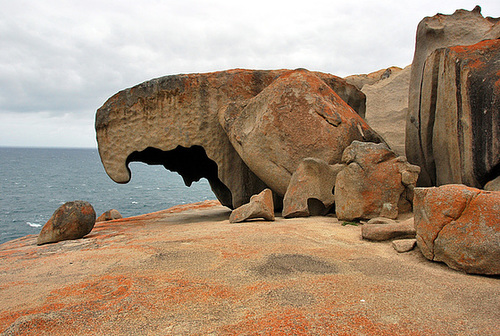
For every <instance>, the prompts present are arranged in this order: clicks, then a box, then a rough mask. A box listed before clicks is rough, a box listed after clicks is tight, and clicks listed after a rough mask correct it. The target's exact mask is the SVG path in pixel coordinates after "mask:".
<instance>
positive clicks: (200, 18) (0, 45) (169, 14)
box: [0, 0, 500, 146]
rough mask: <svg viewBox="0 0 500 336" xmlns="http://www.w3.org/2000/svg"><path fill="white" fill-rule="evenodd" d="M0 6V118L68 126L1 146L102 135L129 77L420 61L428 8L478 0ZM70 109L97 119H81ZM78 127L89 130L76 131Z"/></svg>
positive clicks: (487, 9)
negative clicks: (104, 109) (107, 107)
mask: <svg viewBox="0 0 500 336" xmlns="http://www.w3.org/2000/svg"><path fill="white" fill-rule="evenodd" d="M0 5H1V6H2V11H1V12H0V118H2V119H1V120H2V124H5V123H7V122H10V123H13V124H12V125H11V126H10V127H9V126H3V127H4V128H6V129H13V128H14V127H20V125H19V123H15V120H16V118H18V119H19V120H23V122H24V123H30V124H31V125H33V124H34V122H33V121H34V120H36V124H37V125H39V126H38V128H39V129H45V130H47V132H45V133H50V132H53V131H54V130H55V129H58V130H59V132H61V134H64V135H61V137H60V138H61V139H64V142H63V141H58V139H57V137H50V136H47V137H46V138H43V137H41V136H38V135H37V137H33V134H30V133H25V134H24V139H26V140H25V141H20V140H19V139H18V140H16V141H13V140H12V141H8V139H7V138H6V137H5V136H2V138H0V145H15V144H22V145H29V144H30V143H31V144H32V145H43V146H57V145H60V146H64V145H67V144H70V143H71V144H73V143H75V144H78V145H80V144H84V145H86V146H95V140H94V135H93V134H89V131H88V130H89V129H93V117H94V113H95V110H96V109H97V108H98V107H99V106H101V105H102V104H103V103H104V102H105V100H106V99H107V98H108V97H110V96H111V95H112V94H114V93H115V92H117V91H119V90H121V89H124V88H126V87H130V86H133V85H135V84H138V83H140V82H142V81H145V80H148V79H151V78H154V77H160V76H163V75H169V74H178V73H192V72H209V71H216V70H224V69H229V68H237V67H239V68H253V69H274V68H298V67H304V68H308V69H311V70H318V71H324V72H329V73H333V74H336V75H340V76H346V75H349V74H354V73H368V72H371V71H375V70H378V69H381V68H385V67H389V66H392V65H397V66H401V67H402V66H406V65H407V64H409V63H411V59H412V56H413V47H414V35H415V30H416V26H417V24H418V22H419V21H420V20H421V19H422V18H423V17H424V16H430V15H434V14H435V13H437V12H443V13H447V14H451V13H453V12H454V10H455V9H456V8H466V9H469V10H471V9H472V8H473V7H474V6H475V1H460V0H454V1H448V0H446V1H429V0H424V1H419V2H413V1H411V2H410V1H399V0H381V1H377V2H373V1H368V0H365V1H362V0H353V1H350V2H347V1H331V0H330V1H318V0H310V1H288V2H282V1H277V0H267V1H261V0H257V1H253V2H241V3H240V2H238V1H223V0H208V1H195V0H184V1H168V0H165V1H159V0H145V1H104V0H101V1H62V0H45V1H34V0H33V1H23V0H18V1H10V0H0ZM499 12H500V4H497V3H496V1H491V3H489V2H488V3H486V4H484V5H483V15H493V16H498V13H499ZM21 115H23V116H22V117H21ZM69 116H71V117H72V118H77V120H79V121H80V122H85V123H90V125H87V124H85V125H84V124H82V125H81V129H80V130H78V127H77V126H76V124H75V123H71V119H70V118H69ZM78 118H79V119H78ZM30 120H31V122H30ZM65 123H67V124H65ZM54 125H58V126H57V127H58V128H55V127H54ZM63 125H67V127H66V129H65V128H64V127H63ZM75 127H76V128H75ZM17 132H18V133H23V132H26V129H25V128H22V127H21V128H19V129H18V131H17ZM41 133H42V134H43V132H41ZM11 136H13V135H12V134H11ZM71 137H74V138H77V137H78V138H79V139H78V140H76V139H75V140H74V141H68V140H67V139H68V138H71ZM12 139H13V138H12ZM30 139H31V140H30ZM18 141H20V142H18ZM30 141H32V142H30Z"/></svg>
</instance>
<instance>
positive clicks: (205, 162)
mask: <svg viewBox="0 0 500 336" xmlns="http://www.w3.org/2000/svg"><path fill="white" fill-rule="evenodd" d="M282 75H286V76H287V77H288V78H292V77H297V76H302V77H304V76H305V77H307V78H313V79H314V81H315V84H314V86H315V87H316V88H318V89H319V87H321V88H322V90H324V91H326V92H327V93H325V94H323V95H322V94H320V93H319V92H316V95H314V94H312V92H311V91H307V90H306V89H307V88H303V89H302V91H303V92H304V94H306V95H307V97H309V98H311V99H313V100H318V104H319V105H318V106H319V107H322V108H323V107H324V106H325V104H326V103H323V105H322V104H321V102H322V101H324V99H326V98H325V96H328V97H331V96H335V98H329V99H334V101H335V102H336V103H337V104H339V105H341V106H342V109H343V110H348V111H349V112H347V113H349V114H350V115H355V113H354V112H353V110H351V109H349V108H348V107H347V105H346V104H345V103H344V102H343V101H345V102H347V103H348V104H350V106H351V107H352V108H353V109H354V110H356V111H358V113H360V114H362V115H363V114H364V99H365V98H364V94H363V93H361V92H360V91H359V90H357V89H356V88H355V87H354V86H352V85H350V84H347V83H346V82H345V80H343V79H341V78H338V77H336V76H332V75H329V74H323V73H310V72H306V71H304V70H297V71H290V70H275V71H253V70H228V71H222V72H215V73H207V74H191V75H174V76H166V77H162V78H158V79H153V80H150V81H147V82H144V83H142V84H139V85H137V86H135V87H133V88H130V89H126V90H123V91H120V92H119V93H117V94H115V95H114V96H113V97H111V98H110V99H108V101H107V102H106V103H105V104H104V105H103V106H102V107H101V108H100V109H99V110H98V111H97V114H96V125H95V127H96V133H97V141H98V145H99V154H100V156H101V160H102V163H103V165H104V167H105V169H106V172H107V173H108V175H109V176H110V177H111V178H112V179H113V180H114V181H116V182H119V183H126V182H128V181H129V180H130V171H129V169H128V163H129V162H131V161H142V162H145V163H148V164H159V165H163V166H164V167H165V168H167V169H169V170H171V171H175V172H178V173H179V174H180V175H182V177H183V179H184V181H185V183H186V185H190V184H191V183H192V182H193V181H198V180H199V179H200V178H202V177H205V178H207V180H208V181H209V183H210V186H211V188H212V190H213V191H214V193H215V195H216V196H217V198H218V199H219V200H220V201H221V203H222V204H223V205H226V206H228V207H230V208H235V207H238V206H240V205H243V204H245V203H247V202H248V200H249V199H250V197H251V196H252V195H254V194H257V193H259V192H260V191H262V190H263V189H265V188H266V183H264V182H263V181H262V177H263V176H262V174H261V176H260V178H259V177H257V176H256V175H255V173H254V171H253V169H251V168H250V169H249V167H248V166H247V163H246V162H244V160H245V158H243V157H242V156H240V154H239V153H238V152H237V151H236V150H235V149H234V147H233V145H232V144H231V142H230V139H229V138H228V136H227V135H226V132H225V131H224V129H223V128H222V126H221V125H220V123H219V116H218V112H219V110H221V109H222V108H225V107H227V105H228V104H233V103H235V102H236V103H238V102H243V101H245V102H246V104H248V105H253V106H255V104H252V103H251V101H250V99H251V98H253V97H255V96H257V95H259V93H261V92H262V91H263V90H264V89H265V88H267V87H268V86H269V85H271V83H273V82H274V81H275V80H276V79H278V78H280V76H282ZM285 82H286V79H282V80H280V81H279V83H282V84H283V83H285ZM279 83H276V85H273V87H274V88H275V89H276V88H277V86H279ZM298 85H299V86H298V88H301V87H304V85H305V86H307V85H309V84H305V83H302V86H300V83H298ZM311 90H312V89H311ZM332 90H333V91H335V92H336V93H337V94H338V97H340V98H341V99H342V100H343V101H341V100H340V99H338V97H337V96H336V95H335V94H333V93H332V92H333V91H332ZM272 93H273V88H270V89H268V90H266V93H265V94H264V95H262V96H261V98H259V99H258V100H260V101H263V102H264V100H266V99H267V102H269V103H270V102H272V101H274V102H278V101H279V100H280V99H287V98H288V97H291V96H290V95H284V96H283V97H282V98H280V97H273V96H272ZM292 96H293V94H292ZM296 98H297V101H296V102H298V100H299V97H296ZM303 98H304V97H303ZM303 100H304V99H302V101H303ZM255 101H256V100H254V101H253V102H255ZM308 104H309V105H307V106H308V107H312V106H313V104H312V103H308ZM330 104H331V103H330ZM326 105H328V104H326ZM239 106H241V105H239ZM275 108H279V106H275ZM294 112H295V113H297V115H295V116H293V118H295V120H298V119H300V116H301V115H304V116H305V117H307V118H309V116H310V115H312V114H311V112H310V111H298V110H294ZM228 113H229V112H228ZM322 113H323V114H324V115H323V116H321V114H322ZM330 114H331V112H330V111H329V110H328V109H326V110H325V111H323V110H321V111H318V112H317V113H316V115H317V117H316V118H317V119H318V121H317V122H316V123H318V122H321V121H320V120H319V119H321V120H322V122H323V123H324V124H327V125H329V126H326V128H328V127H329V128H328V129H332V130H334V129H335V126H333V125H331V124H328V121H327V119H328V118H330ZM288 116H291V115H290V114H288ZM335 116H336V115H333V117H334V118H335ZM354 118H355V120H356V121H355V122H354V124H360V127H361V126H363V127H364V124H363V122H362V120H361V118H359V116H357V115H356V116H354ZM339 121H340V120H337V121H333V122H334V123H337V122H339ZM347 123H351V122H347ZM285 124H287V125H290V124H289V123H288V122H285ZM344 124H345V123H344ZM344 124H342V126H341V128H342V127H344ZM291 125H296V122H295V124H293V123H292V124H291ZM228 126H229V125H227V124H226V128H227V127H228ZM293 127H295V126H293ZM293 127H292V128H289V130H291V131H295V129H294V128H293ZM366 127H367V126H366ZM326 128H325V127H322V129H323V130H324V131H322V132H327V131H325V129H326ZM227 129H228V130H229V128H227ZM362 129H363V128H362ZM229 131H230V133H231V134H234V132H232V131H231V130H229ZM273 132H276V130H273ZM361 132H365V133H366V134H367V135H370V134H371V132H370V131H369V130H365V129H363V130H362V131H358V130H354V131H353V133H355V134H353V135H352V138H359V134H360V133H361ZM276 133H278V132H276ZM233 138H234V137H233ZM233 141H234V139H233ZM304 141H306V139H304ZM342 141H347V140H345V139H342ZM323 142H324V141H323ZM329 145H332V144H329ZM340 147H341V146H338V148H339V149H337V150H340ZM342 150H343V148H342ZM314 154H315V153H312V154H311V153H304V154H303V156H302V157H300V156H301V155H300V154H299V155H297V156H294V158H295V157H299V160H298V161H297V163H296V164H298V162H300V159H303V158H305V157H308V156H315V155H314ZM242 158H243V160H242ZM327 159H330V158H327ZM295 168H296V166H291V167H290V168H289V169H291V170H290V172H288V173H287V174H288V180H287V179H285V180H286V183H287V182H288V181H289V178H290V176H291V174H292V173H293V171H295ZM275 191H277V192H278V193H281V195H283V194H284V193H285V191H286V185H279V186H278V188H276V190H275Z"/></svg>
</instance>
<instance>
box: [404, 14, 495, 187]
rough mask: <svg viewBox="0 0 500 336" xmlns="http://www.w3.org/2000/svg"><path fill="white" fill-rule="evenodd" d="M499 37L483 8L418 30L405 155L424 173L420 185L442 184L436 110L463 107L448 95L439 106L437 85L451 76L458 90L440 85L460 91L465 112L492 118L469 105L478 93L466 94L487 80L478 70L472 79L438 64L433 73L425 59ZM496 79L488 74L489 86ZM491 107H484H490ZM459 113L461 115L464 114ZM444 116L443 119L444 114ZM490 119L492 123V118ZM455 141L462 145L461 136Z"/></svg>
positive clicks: (458, 67) (443, 18)
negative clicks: (446, 49) (447, 49)
mask: <svg viewBox="0 0 500 336" xmlns="http://www.w3.org/2000/svg"><path fill="white" fill-rule="evenodd" d="M499 37H500V22H499V21H498V19H493V18H489V17H488V18H484V17H483V16H482V15H481V9H480V7H478V6H477V7H476V8H474V10H472V11H471V12H469V11H466V10H457V11H456V12H455V13H454V14H453V15H443V14H437V15H435V16H433V17H427V18H424V19H423V20H422V21H421V22H420V23H419V25H418V28H417V36H416V47H415V55H414V57H413V62H412V70H411V78H410V91H409V92H410V95H409V108H408V115H407V122H406V155H407V157H408V161H409V162H411V163H413V164H416V165H419V166H420V167H421V168H422V172H421V174H420V178H419V185H422V186H430V185H436V183H437V180H436V176H435V175H436V174H435V167H434V159H435V158H436V156H435V154H434V150H435V149H436V148H438V146H437V145H436V144H434V143H433V141H432V139H433V137H434V133H435V132H434V131H433V130H434V124H435V115H436V114H435V109H437V108H438V106H436V105H440V107H439V108H444V109H445V110H447V106H448V105H450V106H451V108H452V111H453V108H454V106H455V107H456V106H457V104H458V102H454V101H453V99H452V97H451V96H449V95H448V98H449V99H450V100H449V101H445V100H441V101H440V102H438V101H437V100H436V97H435V95H436V94H438V92H437V90H438V86H437V84H439V83H440V82H441V81H442V80H443V79H444V78H445V77H446V76H448V77H449V80H450V81H453V80H455V79H456V80H457V84H458V86H457V84H455V83H451V82H450V81H449V82H448V83H447V84H446V85H447V86H445V85H444V82H443V84H439V86H440V87H441V90H449V91H450V92H457V93H458V94H459V96H460V97H461V98H460V99H459V102H460V101H461V100H463V99H464V98H465V99H466V104H465V105H464V107H463V111H464V112H463V113H464V115H465V116H467V115H468V114H472V115H474V116H477V117H479V119H480V120H483V121H486V120H487V118H483V117H480V114H481V113H482V112H483V111H482V110H481V108H480V107H479V105H480V104H481V103H480V102H479V101H478V102H476V103H475V104H476V106H474V104H473V105H470V106H467V105H469V104H468V102H467V100H469V99H470V100H474V99H471V98H472V97H470V96H469V97H470V98H467V96H468V95H471V94H472V95H474V93H468V92H467V90H468V89H469V88H470V87H471V84H473V83H476V82H477V81H478V80H482V78H480V76H481V74H480V73H478V72H476V73H475V71H474V70H472V69H471V71H472V73H473V74H474V73H475V74H474V76H473V77H474V78H468V77H467V74H468V70H467V69H465V68H463V67H462V65H461V64H457V65H456V68H455V69H452V67H451V66H450V65H451V64H448V67H446V68H443V67H442V66H440V65H439V63H436V62H433V63H434V65H435V66H436V67H435V68H434V67H430V66H429V65H426V60H427V59H428V57H429V55H431V53H433V52H434V51H435V50H436V49H439V48H444V47H451V46H456V45H472V44H475V43H478V42H480V41H481V40H484V39H495V38H499ZM456 60H458V61H459V63H460V62H461V59H460V58H457V59H456ZM443 61H444V59H443ZM450 61H452V60H451V59H449V60H448V62H450ZM482 62H484V61H482ZM473 63H474V62H472V63H470V65H472V64H473ZM442 65H444V64H442ZM424 66H425V67H426V68H427V72H428V79H427V81H424ZM445 69H446V70H445ZM448 71H450V72H448ZM455 71H458V73H457V74H458V75H459V77H457V78H455V79H452V78H453V77H455ZM438 73H439V77H440V78H437V80H436V79H433V80H432V81H429V80H430V79H432V76H438ZM492 74H493V73H490V75H488V77H489V79H487V81H488V83H491V82H490V79H491V78H492V77H491V75H492ZM478 75H479V77H478ZM429 76H430V77H429ZM478 84H480V85H479V87H480V89H481V90H485V91H484V92H492V89H493V87H494V86H493V87H491V88H490V89H488V88H486V86H487V85H489V84H486V83H485V84H481V83H478ZM456 90H458V91H456ZM485 94H486V93H482V95H485ZM484 104H486V105H487V104H491V100H490V99H486V100H485V101H484ZM486 105H485V106H484V107H485V108H486ZM468 109H471V111H470V112H468V111H467V110H468ZM476 109H477V110H476ZM445 110H443V111H445ZM460 110H461V108H460ZM459 112H460V113H462V112H461V111H459ZM439 114H440V115H442V114H443V113H439ZM452 114H453V113H452ZM488 114H491V112H488ZM490 120H493V119H491V118H490ZM497 125H498V124H497ZM469 126H472V128H469ZM456 127H457V126H456V125H450V128H452V129H456ZM474 127H477V126H476V125H468V126H465V125H464V127H463V129H462V130H463V131H469V130H471V129H474ZM497 127H498V126H497ZM488 132H490V131H488ZM478 133H479V132H478ZM477 136H478V137H479V138H484V139H483V140H484V141H485V142H489V141H490V140H488V139H486V138H485V137H482V136H480V135H479V134H478V135H477ZM478 141H479V139H478ZM452 142H455V143H456V142H457V139H456V137H455V139H453V141H452ZM464 150H469V149H464ZM497 153H498V150H497Z"/></svg>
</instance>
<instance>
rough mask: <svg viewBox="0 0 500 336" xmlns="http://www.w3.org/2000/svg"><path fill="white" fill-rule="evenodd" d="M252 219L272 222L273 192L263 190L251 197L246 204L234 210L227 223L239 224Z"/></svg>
mask: <svg viewBox="0 0 500 336" xmlns="http://www.w3.org/2000/svg"><path fill="white" fill-rule="evenodd" d="M254 218H262V219H264V220H266V221H274V203H273V192H272V191H271V189H265V190H263V191H262V192H261V193H260V194H258V195H254V196H252V197H251V198H250V202H249V203H248V204H243V205H242V206H240V207H239V208H236V209H234V210H233V211H232V212H231V215H230V216H229V222H230V223H239V222H244V221H246V220H249V219H254Z"/></svg>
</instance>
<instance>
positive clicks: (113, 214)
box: [96, 209, 123, 222]
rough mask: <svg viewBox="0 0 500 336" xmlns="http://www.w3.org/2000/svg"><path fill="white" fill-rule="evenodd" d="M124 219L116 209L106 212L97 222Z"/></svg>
mask: <svg viewBox="0 0 500 336" xmlns="http://www.w3.org/2000/svg"><path fill="white" fill-rule="evenodd" d="M120 218H123V217H122V214H121V213H120V212H119V211H118V210H116V209H111V210H108V211H106V212H104V213H103V214H102V215H100V216H99V217H97V219H96V222H105V221H109V220H113V219H120Z"/></svg>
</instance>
